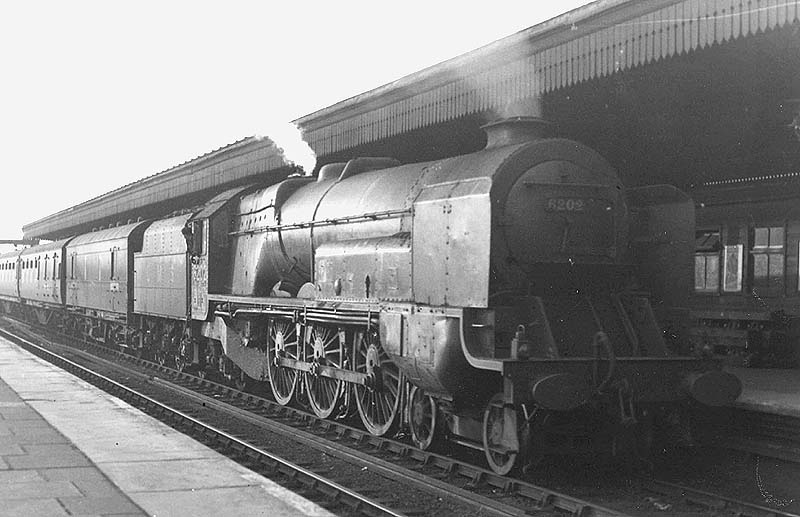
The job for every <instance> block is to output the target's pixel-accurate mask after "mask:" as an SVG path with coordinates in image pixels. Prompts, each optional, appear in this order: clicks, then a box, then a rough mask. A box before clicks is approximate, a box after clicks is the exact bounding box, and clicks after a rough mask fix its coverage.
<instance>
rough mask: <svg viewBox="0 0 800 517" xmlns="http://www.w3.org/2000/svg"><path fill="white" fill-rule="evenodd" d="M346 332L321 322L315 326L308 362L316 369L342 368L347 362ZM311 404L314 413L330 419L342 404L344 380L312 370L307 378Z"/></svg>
mask: <svg viewBox="0 0 800 517" xmlns="http://www.w3.org/2000/svg"><path fill="white" fill-rule="evenodd" d="M344 335H345V334H344V331H338V329H336V328H333V327H328V326H324V325H321V324H318V323H315V324H313V325H312V326H311V327H310V329H309V331H308V333H307V339H306V343H305V345H306V355H305V357H306V361H309V362H311V363H312V364H313V365H314V368H315V369H316V368H318V367H320V366H332V367H336V368H342V367H343V365H344V363H345V353H344V350H345V342H344ZM303 380H304V382H305V386H306V391H307V392H308V402H309V404H310V405H311V409H312V410H313V411H314V414H315V415H317V416H318V417H320V418H328V417H330V416H331V415H332V414H333V412H334V410H335V409H336V408H337V406H338V405H339V399H340V396H341V394H342V392H343V391H344V381H342V380H340V379H331V378H330V377H323V376H321V375H319V372H318V371H316V370H312V371H311V372H307V373H305V374H304V375H303Z"/></svg>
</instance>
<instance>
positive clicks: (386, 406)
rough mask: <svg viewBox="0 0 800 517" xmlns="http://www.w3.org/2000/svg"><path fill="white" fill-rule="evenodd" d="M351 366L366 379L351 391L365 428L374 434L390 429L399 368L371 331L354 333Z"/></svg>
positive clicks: (399, 383)
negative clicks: (366, 379)
mask: <svg viewBox="0 0 800 517" xmlns="http://www.w3.org/2000/svg"><path fill="white" fill-rule="evenodd" d="M353 355H354V367H355V371H356V372H358V373H363V374H366V375H367V376H368V378H369V382H368V385H367V386H362V385H360V384H355V385H354V388H353V391H354V395H355V398H356V405H357V406H358V414H359V416H360V417H361V422H363V424H364V427H365V428H366V429H367V431H369V432H370V433H372V434H374V435H376V436H383V435H385V434H387V433H388V432H389V431H391V430H393V429H394V427H395V424H396V423H397V413H398V412H399V407H400V390H401V387H402V385H403V379H402V375H401V374H400V369H399V368H398V367H397V365H396V364H394V362H393V361H392V360H391V358H389V356H388V355H387V354H386V351H384V350H383V347H382V346H381V344H380V339H379V337H378V333H377V332H376V331H374V330H369V331H359V332H356V333H355V344H354V353H353Z"/></svg>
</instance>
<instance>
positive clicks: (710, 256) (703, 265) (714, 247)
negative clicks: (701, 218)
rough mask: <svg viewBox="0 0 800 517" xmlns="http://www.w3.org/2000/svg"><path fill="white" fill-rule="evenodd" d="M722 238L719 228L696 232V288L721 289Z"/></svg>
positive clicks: (702, 289)
mask: <svg viewBox="0 0 800 517" xmlns="http://www.w3.org/2000/svg"><path fill="white" fill-rule="evenodd" d="M721 250H722V247H721V240H720V232H719V230H699V231H697V232H696V233H695V253H694V290H695V291H697V292H705V293H715V292H718V291H719V259H720V251H721Z"/></svg>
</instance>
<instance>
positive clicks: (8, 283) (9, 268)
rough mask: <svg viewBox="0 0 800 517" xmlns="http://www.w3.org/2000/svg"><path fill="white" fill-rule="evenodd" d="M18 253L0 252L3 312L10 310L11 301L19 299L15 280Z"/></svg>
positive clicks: (0, 298)
mask: <svg viewBox="0 0 800 517" xmlns="http://www.w3.org/2000/svg"><path fill="white" fill-rule="evenodd" d="M19 253H20V252H19V251H11V252H7V253H3V254H0V303H2V304H3V307H4V311H5V312H10V311H11V308H12V305H11V303H13V302H17V301H19V282H18V281H17V268H18V267H19Z"/></svg>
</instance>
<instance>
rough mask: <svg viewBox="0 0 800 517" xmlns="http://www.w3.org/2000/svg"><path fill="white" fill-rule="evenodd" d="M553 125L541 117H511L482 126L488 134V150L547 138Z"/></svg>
mask: <svg viewBox="0 0 800 517" xmlns="http://www.w3.org/2000/svg"><path fill="white" fill-rule="evenodd" d="M551 127H552V124H551V123H550V122H548V121H546V120H545V119H543V118H539V117H509V118H503V119H500V120H496V121H494V122H489V123H488V124H486V125H484V126H481V129H483V130H484V131H485V132H486V149H494V148H495V147H502V146H504V145H516V144H523V143H525V142H532V141H533V140H539V139H542V138H546V137H547V136H548V135H549V133H550V128H551Z"/></svg>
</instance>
